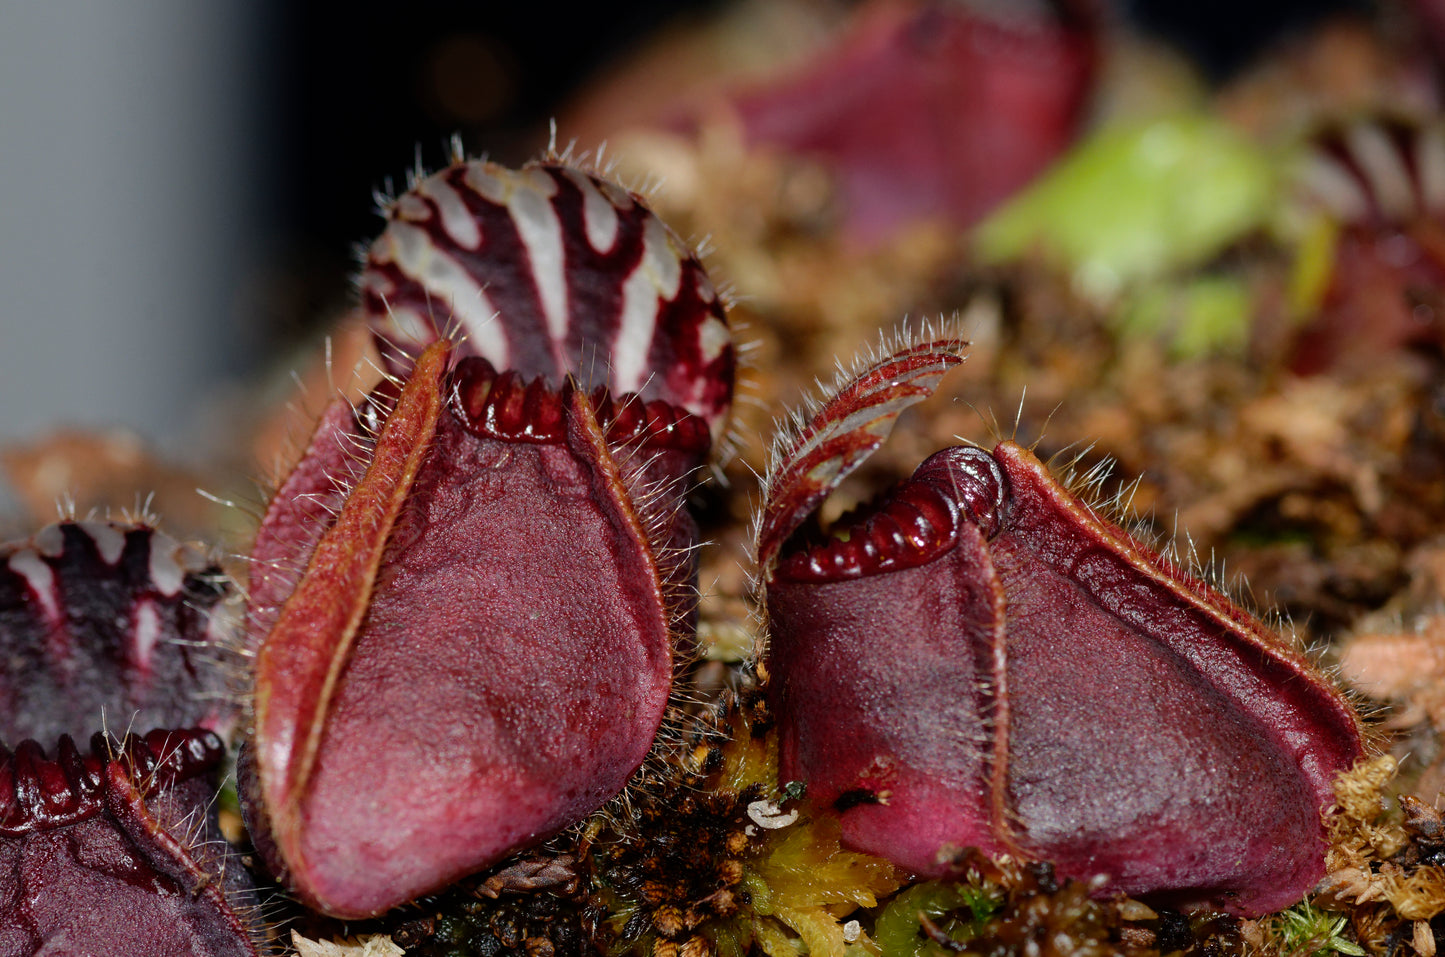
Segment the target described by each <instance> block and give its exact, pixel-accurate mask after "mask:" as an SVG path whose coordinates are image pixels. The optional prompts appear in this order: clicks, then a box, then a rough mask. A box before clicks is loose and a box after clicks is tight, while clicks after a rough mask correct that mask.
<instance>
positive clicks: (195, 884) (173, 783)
mask: <svg viewBox="0 0 1445 957" xmlns="http://www.w3.org/2000/svg"><path fill="white" fill-rule="evenodd" d="M223 756H224V748H223V746H222V744H221V741H220V739H219V738H217V737H216V736H215V735H214V734H212V733H211V732H209V731H204V730H201V729H195V730H191V731H155V732H152V733H150V734H147V735H145V736H144V737H143V738H142V737H140V736H130V737H127V738H126V739H125V740H124V741H123V742H120V741H116V742H113V741H110V740H107V739H105V738H104V737H102V736H101V735H99V734H97V735H96V736H95V738H94V739H93V741H92V744H91V750H90V751H89V752H88V753H85V754H82V753H80V751H79V750H78V749H77V748H76V747H75V745H74V743H73V742H72V741H71V739H70V738H69V737H64V738H61V739H60V746H59V748H58V752H57V756H56V758H55V759H54V760H50V759H48V758H46V756H45V753H44V752H43V751H42V750H41V748H40V746H39V745H37V744H36V743H35V742H34V741H26V742H24V743H22V744H21V745H20V746H19V747H18V748H17V749H16V751H15V752H14V753H13V754H11V753H10V752H9V751H6V750H5V749H3V748H0V904H3V906H0V954H7V955H10V954H14V955H28V954H40V953H45V954H50V953H65V954H93V955H96V957H173V955H175V954H194V955H198V957H258V955H259V954H260V953H262V948H261V947H260V946H259V945H258V944H257V942H256V940H255V939H253V937H252V934H251V932H250V929H249V928H248V927H247V925H246V922H245V919H244V917H243V913H244V910H245V909H246V908H247V907H249V906H253V904H254V902H253V901H251V900H250V899H249V898H250V895H251V893H252V891H251V885H250V881H249V879H248V878H247V876H246V873H245V870H244V869H243V868H242V867H241V866H240V864H239V861H238V860H236V859H235V855H234V852H232V851H230V849H229V845H227V844H226V843H225V841H224V840H223V839H222V838H221V837H220V835H219V832H218V831H217V829H216V825H215V818H214V804H215V802H214V796H215V789H214V777H215V772H216V770H217V769H218V768H219V765H220V763H221V761H222V758H223Z"/></svg>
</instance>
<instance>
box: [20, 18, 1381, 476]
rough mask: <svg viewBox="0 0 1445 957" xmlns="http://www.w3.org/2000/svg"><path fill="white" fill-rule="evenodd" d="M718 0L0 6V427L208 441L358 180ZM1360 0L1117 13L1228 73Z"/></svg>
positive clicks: (325, 284)
mask: <svg viewBox="0 0 1445 957" xmlns="http://www.w3.org/2000/svg"><path fill="white" fill-rule="evenodd" d="M755 2H756V0H755ZM818 2H820V3H822V2H824V0H818ZM722 6H723V2H722V0H634V2H630V3H623V2H616V3H601V4H598V3H594V4H577V5H567V6H566V7H565V8H563V7H561V6H557V5H552V4H546V3H531V4H527V3H493V2H470V3H464V2H442V0H413V2H411V3H407V4H404V5H403V4H393V3H389V4H382V3H376V2H349V3H342V2H338V0H309V2H294V3H286V2H282V0H208V2H207V3H194V2H192V0H129V2H126V3H117V4H102V3H94V2H89V0H47V2H46V3H43V4H42V3H32V2H30V0H0V409H3V410H4V418H3V419H0V444H4V443H6V442H10V441H14V440H17V439H29V438H34V437H36V436H37V435H39V434H41V433H42V432H43V431H44V430H47V429H50V428H53V427H55V426H56V425H58V424H73V425H83V426H89V427H98V426H111V425H122V426H127V427H130V428H133V429H136V430H138V431H140V432H142V433H143V434H144V435H146V436H147V437H148V438H150V439H152V440H154V441H156V442H158V443H159V444H160V445H161V446H162V447H163V448H164V449H165V451H167V452H168V453H169V454H171V455H173V456H180V457H185V456H187V455H188V454H210V453H211V452H213V451H214V446H215V444H217V443H223V442H224V441H225V440H226V436H225V435H224V434H223V433H220V434H218V432H217V430H216V429H215V427H214V426H212V425H211V423H213V422H216V421H221V420H222V419H221V417H220V416H219V415H215V414H213V413H212V412H208V407H207V406H206V405H205V404H200V405H198V404H197V401H196V400H195V398H194V397H195V396H199V395H206V396H216V395H221V396H225V395H228V394H229V395H231V396H232V397H234V396H235V395H236V394H238V393H239V390H240V388H241V386H240V383H242V382H244V381H248V378H249V377H250V376H253V375H254V374H256V370H257V369H258V368H259V367H260V366H261V364H262V363H263V362H265V361H267V360H269V359H271V358H272V357H273V356H274V355H275V353H276V350H277V349H278V348H279V347H280V346H282V345H283V344H285V343H287V342H296V341H299V340H300V339H301V337H303V336H304V335H305V334H306V333H307V331H308V329H314V328H319V326H320V323H321V322H324V321H325V320H326V319H328V318H331V317H334V316H335V314H336V312H337V311H338V310H339V309H341V308H343V307H344V304H345V302H346V297H347V294H348V281H349V276H348V273H349V269H350V266H351V262H352V258H351V256H352V249H353V247H354V245H355V244H357V243H358V242H361V241H363V240H364V239H366V238H367V237H368V236H369V235H370V234H371V233H372V232H373V231H374V230H375V228H376V225H377V222H376V219H375V216H374V211H373V206H372V192H373V190H375V189H377V188H384V187H385V186H386V184H387V181H388V179H390V180H391V181H393V182H397V183H400V182H402V181H403V180H404V176H405V173H406V171H407V170H408V169H409V168H411V167H412V166H413V165H414V164H415V163H416V162H417V160H418V158H420V160H421V162H422V163H424V164H425V165H427V166H429V167H435V166H436V165H438V164H439V163H441V162H442V161H443V160H444V159H445V157H446V143H447V141H448V139H449V137H450V136H451V135H452V134H454V133H460V134H461V135H462V138H463V140H464V143H465V145H466V147H467V148H468V149H469V150H471V151H474V152H482V151H485V152H487V153H488V154H489V155H491V156H492V157H493V158H495V159H498V160H502V161H507V162H517V161H520V160H523V159H525V158H527V157H529V156H531V155H534V154H535V153H536V152H537V151H538V149H539V148H541V147H542V146H544V145H545V143H546V123H547V118H548V117H550V116H553V115H555V114H557V113H558V112H559V111H560V110H561V109H562V108H563V107H564V105H565V104H566V103H567V101H568V100H569V98H570V97H572V96H573V95H574V93H575V91H577V90H578V89H579V87H580V86H581V85H582V84H584V83H586V82H587V81H588V80H589V78H592V77H594V76H596V75H597V74H598V71H600V70H603V69H604V68H605V67H606V66H607V64H608V63H610V62H613V61H615V60H616V59H617V58H621V57H625V56H626V54H627V51H628V50H629V49H630V48H632V47H633V46H634V45H636V44H637V43H639V42H640V41H641V40H642V39H644V38H646V37H647V36H649V35H651V34H653V33H654V32H655V31H656V30H657V29H659V28H660V27H662V26H664V25H665V24H668V23H673V22H676V21H678V20H679V19H680V18H701V17H706V16H707V15H709V14H711V13H714V12H716V11H717V10H718V9H720V8H721V7H722ZM1366 6H1367V5H1366V4H1364V3H1360V2H1349V0H1336V2H1322V0H1273V2H1268V0H1257V2H1252V3H1248V2H1242V0H1232V2H1219V0H1215V2H1209V3H1205V2H1193V3H1182V2H1170V0H1131V2H1128V3H1126V4H1125V5H1124V6H1123V8H1122V10H1121V11H1120V13H1121V14H1122V15H1123V16H1126V17H1127V18H1128V19H1129V20H1130V21H1131V22H1132V23H1134V24H1135V25H1136V26H1137V27H1139V28H1140V29H1142V30H1145V31H1147V32H1150V33H1152V34H1154V35H1156V36H1158V37H1162V38H1164V39H1166V40H1167V41H1169V42H1171V43H1173V44H1175V45H1176V46H1178V47H1179V48H1181V49H1183V50H1185V51H1187V52H1188V54H1189V55H1190V56H1191V57H1193V58H1194V59H1195V60H1196V61H1197V62H1199V63H1200V64H1201V65H1202V67H1203V68H1204V69H1205V71H1206V72H1207V73H1208V75H1210V76H1211V77H1214V78H1220V77H1223V76H1227V75H1228V74H1229V73H1230V72H1231V71H1232V70H1235V69H1238V68H1239V67H1240V66H1241V65H1242V64H1244V63H1247V62H1248V61H1249V60H1250V59H1251V58H1253V57H1254V56H1255V55H1256V54H1257V53H1258V51H1259V50H1261V49H1263V48H1265V47H1266V46H1267V45H1268V44H1269V43H1271V42H1273V41H1274V40H1276V39H1277V38H1278V37H1280V36H1282V35H1285V34H1287V33H1288V32H1289V31H1291V30H1298V29H1301V28H1302V27H1303V26H1305V25H1307V24H1308V23H1309V22H1311V21H1313V20H1316V19H1318V18H1320V17H1322V16H1325V15H1326V14H1328V13H1329V12H1331V11H1338V10H1339V9H1341V8H1353V9H1365V8H1366ZM565 135H566V131H565V130H564V131H563V136H564V139H565ZM589 145H590V144H589ZM228 384H229V392H228Z"/></svg>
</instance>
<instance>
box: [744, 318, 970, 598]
mask: <svg viewBox="0 0 1445 957" xmlns="http://www.w3.org/2000/svg"><path fill="white" fill-rule="evenodd" d="M967 347H968V343H967V342H966V341H964V340H963V339H957V338H940V339H936V340H932V341H928V342H920V343H916V344H914V345H910V346H905V347H902V348H900V349H898V350H897V351H896V352H893V353H891V354H889V355H887V356H885V357H882V358H880V359H878V360H876V361H874V362H872V363H870V364H868V365H866V366H864V367H863V368H861V369H858V370H857V371H856V372H855V373H854V374H853V375H851V376H850V377H849V378H848V379H847V380H846V381H844V382H843V383H841V384H840V386H839V388H838V390H837V391H836V393H834V394H833V395H832V396H831V397H830V398H829V400H828V402H827V403H826V405H824V406H823V407H822V408H820V409H818V410H817V412H816V413H815V414H814V415H813V416H812V417H810V418H809V419H807V421H805V422H801V423H799V425H798V427H797V428H796V430H795V433H794V434H791V435H788V436H786V437H785V438H784V439H783V440H780V441H779V442H777V443H775V445H774V449H773V456H772V462H771V464H770V467H769V469H768V488H767V494H766V496H765V500H764V508H763V513H762V515H761V517H760V519H759V522H758V529H757V542H756V544H755V553H756V556H757V562H758V567H759V568H761V569H762V570H763V573H764V574H765V575H766V574H767V573H768V572H769V571H770V570H771V569H772V566H773V563H774V562H775V561H776V560H777V556H778V552H779V550H780V549H781V548H782V546H783V543H784V542H785V541H786V540H787V539H788V536H790V535H792V534H793V533H794V532H795V531H797V529H798V527H799V526H800V525H802V524H803V522H804V521H806V520H807V518H808V516H809V515H810V514H811V513H812V512H813V511H814V510H815V509H816V508H817V507H818V506H819V505H820V504H822V502H823V499H825V498H827V497H828V493H829V492H831V491H833V489H835V488H837V487H838V484H839V483H840V482H842V481H843V479H844V478H846V477H847V476H848V475H849V474H850V473H851V472H852V471H853V470H854V469H856V468H857V467H858V466H859V465H861V464H862V463H863V462H864V461H865V460H866V459H867V458H868V456H870V455H872V454H873V453H874V452H875V451H877V450H878V447H879V446H881V445H882V444H883V442H884V440H885V439H887V438H888V433H889V432H891V431H892V430H893V423H894V422H895V421H897V419H898V416H899V415H901V414H902V413H903V410H904V409H906V408H908V407H909V406H910V405H913V404H914V403H916V402H920V401H922V400H923V399H925V398H927V397H928V396H930V395H932V394H933V390H934V389H935V388H937V386H938V380H939V379H941V378H942V377H943V374H944V373H945V372H947V371H948V370H949V369H951V368H953V367H954V366H956V365H958V364H959V363H961V362H962V361H963V355H962V353H963V350H964V349H966V348H967Z"/></svg>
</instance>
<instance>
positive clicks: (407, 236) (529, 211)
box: [361, 160, 737, 438]
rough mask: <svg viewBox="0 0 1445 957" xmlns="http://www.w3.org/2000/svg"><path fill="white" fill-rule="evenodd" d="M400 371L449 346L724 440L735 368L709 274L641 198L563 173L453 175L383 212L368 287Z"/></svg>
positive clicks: (464, 170)
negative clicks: (668, 414) (439, 344)
mask: <svg viewBox="0 0 1445 957" xmlns="http://www.w3.org/2000/svg"><path fill="white" fill-rule="evenodd" d="M361 292H362V296H361V298H362V309H363V311H364V312H365V314H366V315H367V317H368V320H369V321H370V322H371V324H372V329H373V331H374V332H375V335H376V337H377V341H378V344H379V346H380V347H381V350H382V353H383V355H384V356H385V357H386V359H387V362H388V364H389V365H390V367H391V371H392V372H393V373H395V374H398V375H401V374H404V373H405V371H406V369H407V368H408V366H409V364H410V358H411V357H412V356H415V355H416V354H418V353H419V352H420V351H421V350H422V349H423V348H424V347H425V346H427V345H428V344H429V343H432V342H435V341H437V340H438V339H442V338H451V339H455V340H457V341H458V343H459V345H458V349H459V351H460V354H462V355H475V356H481V357H483V358H485V359H487V360H489V361H490V362H491V363H492V365H493V366H494V367H495V368H497V369H503V370H514V371H515V372H516V373H517V374H518V375H520V376H521V377H522V378H523V379H524V380H531V379H536V378H541V379H544V380H545V382H546V384H547V386H548V387H549V388H551V389H553V390H555V389H557V388H559V387H560V386H561V384H562V381H563V379H564V378H565V377H566V376H568V375H576V376H578V377H579V378H582V379H583V380H585V381H587V382H589V383H592V382H596V383H597V384H601V385H605V386H606V387H607V388H608V390H609V391H611V392H612V393H613V394H614V395H621V394H625V393H633V392H636V393H640V394H641V396H642V397H643V399H644V401H648V402H651V401H653V400H661V401H664V402H666V403H668V404H669V405H671V406H675V407H678V408H681V409H686V410H687V411H689V412H692V413H693V414H695V415H697V416H699V417H700V418H702V420H703V421H705V422H706V423H707V424H708V427H709V430H710V431H711V433H712V435H713V437H714V438H716V437H718V436H720V435H721V434H722V431H723V428H724V427H725V425H726V421H727V416H728V412H729V410H730V408H731V404H732V391H733V378H734V373H735V370H736V364H737V356H736V352H735V351H734V348H733V345H732V337H731V333H730V331H729V330H728V326H727V318H726V315H725V313H724V310H723V306H722V303H721V301H720V300H719V298H718V295H717V293H716V291H715V290H714V289H713V286H712V283H711V281H710V280H709V279H708V277H707V274H706V272H705V271H704V270H703V268H702V264H701V263H700V262H699V261H698V259H697V257H696V256H695V255H694V254H693V253H692V252H691V251H690V250H689V249H688V248H687V246H686V245H685V244H684V243H683V242H682V241H681V240H679V239H678V238H677V237H676V236H675V235H673V233H672V232H671V230H669V229H668V228H667V226H666V225H664V224H663V222H662V221H661V220H660V219H658V218H657V217H656V216H655V215H654V214H653V213H652V212H651V211H650V210H649V209H648V208H647V207H646V205H645V204H644V203H643V202H642V200H641V199H640V198H639V197H638V196H636V195H635V194H632V193H629V192H627V191H626V190H624V189H622V188H621V187H618V186H616V185H614V184H612V183H609V182H607V181H606V180H603V179H601V178H599V177H597V176H593V175H591V174H589V173H584V172H582V171H581V170H577V169H572V168H569V167H566V166H561V165H556V164H534V165H530V166H527V167H524V168H523V169H521V170H509V169H505V168H503V167H500V166H497V165H495V164H492V163H485V162H482V161H479V160H477V161H468V162H458V163H455V164H453V165H452V166H450V167H448V168H446V169H444V170H442V171H440V172H438V173H435V174H433V175H432V176H428V177H426V178H424V179H422V180H420V181H419V182H417V183H416V184H415V185H414V186H413V187H412V188H411V189H409V190H408V191H407V192H406V193H405V194H403V195H402V196H401V197H400V198H398V199H397V200H396V201H395V202H394V203H393V204H392V205H391V206H390V207H389V209H388V210H387V226H386V229H385V230H384V231H383V232H382V234H381V236H380V237H379V238H378V239H377V240H376V242H375V243H373V245H372V247H371V249H370V251H369V252H368V255H367V260H366V269H365V271H364V272H363V273H362V277H361Z"/></svg>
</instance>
